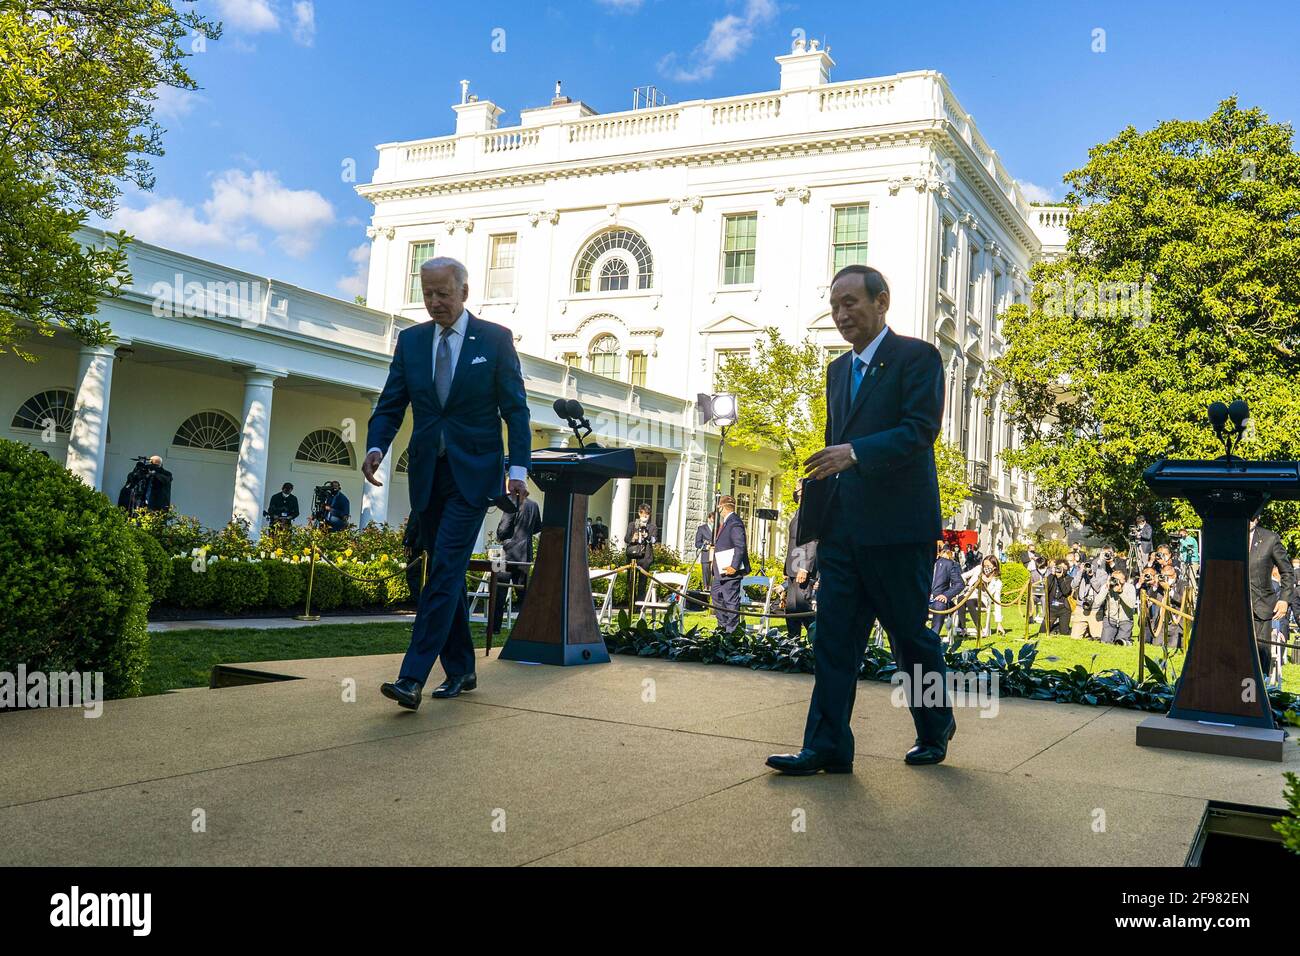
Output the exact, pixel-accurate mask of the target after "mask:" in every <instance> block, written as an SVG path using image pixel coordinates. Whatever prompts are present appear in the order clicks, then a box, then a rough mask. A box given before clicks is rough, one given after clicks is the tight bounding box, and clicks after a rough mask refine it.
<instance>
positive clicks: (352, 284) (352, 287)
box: [338, 242, 370, 299]
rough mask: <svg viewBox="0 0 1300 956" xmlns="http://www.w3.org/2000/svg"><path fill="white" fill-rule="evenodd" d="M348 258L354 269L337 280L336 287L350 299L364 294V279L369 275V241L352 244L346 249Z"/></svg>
mask: <svg viewBox="0 0 1300 956" xmlns="http://www.w3.org/2000/svg"><path fill="white" fill-rule="evenodd" d="M348 259H349V260H351V262H352V264H353V265H354V266H356V269H355V270H354V271H353V272H352V274H351V275H346V276H344V277H343V278H342V279H340V280H339V281H338V289H339V291H340V292H342V293H343V294H344V295H345V296H347V297H348V298H349V299H351V298H355V297H356V296H359V295H365V294H366V281H367V279H368V278H369V276H370V243H368V242H363V243H362V244H361V245H359V246H353V247H352V248H351V249H349V250H348Z"/></svg>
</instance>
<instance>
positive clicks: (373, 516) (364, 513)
mask: <svg viewBox="0 0 1300 956" xmlns="http://www.w3.org/2000/svg"><path fill="white" fill-rule="evenodd" d="M378 404H379V396H378V395H371V396H370V414H371V415H373V414H374V413H375V406H376V405H378ZM363 441H364V439H363ZM361 454H362V455H363V456H364V455H365V454H366V449H364V448H363V449H362V450H361ZM393 457H394V455H393V449H392V447H389V449H388V454H387V455H385V456H384V460H383V461H381V462H380V463H379V468H378V469H377V470H376V471H375V477H376V478H377V479H379V480H380V481H382V482H383V484H382V485H381V486H380V487H378V488H376V487H375V486H374V485H372V484H371V483H370V482H368V481H366V479H365V477H364V476H363V477H362V479H361V524H360V527H362V528H364V527H365V526H366V525H368V524H370V523H371V522H372V521H379V522H384V521H387V520H388V486H389V476H391V475H392V473H393Z"/></svg>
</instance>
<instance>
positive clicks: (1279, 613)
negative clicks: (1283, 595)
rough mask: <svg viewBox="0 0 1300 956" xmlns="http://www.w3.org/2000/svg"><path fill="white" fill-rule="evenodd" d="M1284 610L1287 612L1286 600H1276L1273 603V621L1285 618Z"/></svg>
mask: <svg viewBox="0 0 1300 956" xmlns="http://www.w3.org/2000/svg"><path fill="white" fill-rule="evenodd" d="M1286 612H1287V603H1286V601H1278V602H1277V603H1276V604H1274V605H1273V620H1275V621H1284V620H1286Z"/></svg>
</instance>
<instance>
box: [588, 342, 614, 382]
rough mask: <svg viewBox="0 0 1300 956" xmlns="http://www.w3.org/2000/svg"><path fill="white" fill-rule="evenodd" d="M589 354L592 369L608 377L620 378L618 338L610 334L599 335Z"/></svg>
mask: <svg viewBox="0 0 1300 956" xmlns="http://www.w3.org/2000/svg"><path fill="white" fill-rule="evenodd" d="M588 355H589V356H590V360H591V366H590V368H591V371H593V372H595V373H596V374H597V375H604V376H605V377H606V378H618V339H616V338H614V336H612V335H608V334H606V335H600V336H597V337H596V339H595V340H594V341H593V342H592V343H591V350H590V352H589V353H588Z"/></svg>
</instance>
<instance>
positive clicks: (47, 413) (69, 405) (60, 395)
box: [9, 388, 77, 435]
mask: <svg viewBox="0 0 1300 956" xmlns="http://www.w3.org/2000/svg"><path fill="white" fill-rule="evenodd" d="M76 406H77V397H76V396H75V395H74V394H72V391H71V390H70V389H66V388H51V389H49V390H47V391H44V392H40V393H39V394H36V395H33V396H32V397H31V398H29V399H27V401H25V402H23V404H22V406H21V407H20V408H19V409H18V411H17V412H16V413H15V414H14V417H13V421H12V422H10V423H9V427H10V428H32V429H35V430H36V431H44V430H45V429H46V428H48V427H50V426H51V425H53V426H54V433H55V434H56V435H67V434H70V433H71V432H72V421H73V419H74V418H75V417H76Z"/></svg>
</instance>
